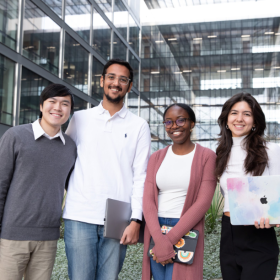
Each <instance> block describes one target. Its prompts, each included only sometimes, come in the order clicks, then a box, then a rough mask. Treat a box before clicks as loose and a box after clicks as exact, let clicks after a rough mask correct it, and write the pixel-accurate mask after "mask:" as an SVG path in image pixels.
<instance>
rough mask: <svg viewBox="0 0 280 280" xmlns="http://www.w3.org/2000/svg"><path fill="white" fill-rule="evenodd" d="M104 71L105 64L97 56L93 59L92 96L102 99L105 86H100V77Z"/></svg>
mask: <svg viewBox="0 0 280 280" xmlns="http://www.w3.org/2000/svg"><path fill="white" fill-rule="evenodd" d="M102 71H103V64H102V63H101V62H99V61H98V60H97V59H96V58H95V57H93V61H92V82H91V83H92V93H91V97H92V98H94V99H96V100H98V101H100V100H101V99H102V98H103V88H102V87H100V78H101V75H102Z"/></svg>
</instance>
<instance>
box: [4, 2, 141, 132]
mask: <svg viewBox="0 0 280 280" xmlns="http://www.w3.org/2000/svg"><path fill="white" fill-rule="evenodd" d="M139 12H140V11H139V9H138V11H137V15H136V18H138V17H139ZM131 14H132V9H131V5H130V3H129V2H127V1H122V0H102V1H101V0H100V1H99V0H75V1H74V0H65V1H62V0H42V2H41V1H38V0H35V1H32V0H10V1H7V0H3V1H0V62H1V68H0V71H1V73H0V74H1V78H0V108H1V111H0V124H5V125H9V126H11V125H18V124H25V123H30V122H33V121H34V120H36V119H37V118H38V116H39V114H40V110H39V95H40V94H41V92H42V90H43V89H44V88H45V87H46V86H47V85H48V84H50V83H62V84H64V85H66V86H68V87H69V88H70V89H71V91H72V92H73V93H74V95H75V108H74V110H83V109H87V108H91V107H93V106H96V105H97V104H98V103H99V102H100V101H101V100H102V98H103V89H102V88H101V87H100V77H101V74H102V70H103V66H104V64H105V63H106V61H108V60H109V59H110V58H112V57H116V58H120V59H123V60H127V61H130V63H131V65H132V67H133V69H134V76H135V78H134V79H135V81H134V87H133V93H131V94H130V96H129V97H128V98H127V99H126V102H128V103H127V105H128V106H129V108H131V110H132V111H133V112H134V113H135V114H139V112H140V111H139V108H138V109H137V108H135V106H139V105H138V102H136V101H135V100H136V99H137V98H138V96H139V65H140V57H139V56H138V55H137V56H135V53H133V50H134V46H133V47H132V45H130V44H128V40H129V39H131V41H133V42H134V41H135V40H134V39H133V38H134V36H135V31H132V29H131V28H134V29H135V28H137V30H138V31H137V32H138V35H139V30H140V25H139V24H136V23H135V22H134V23H133V22H132V20H131V19H130V20H129V18H130V17H131ZM129 22H130V23H129ZM19 32H20V33H19ZM129 34H130V35H129ZM138 37H139V36H138ZM138 45H139V40H138ZM14 96H16V97H17V98H16V100H14ZM133 96H134V97H133ZM66 127H67V124H65V125H64V126H63V129H66ZM0 131H2V130H0ZM1 133H2V132H1ZM1 133H0V134H1ZM0 137H1V135H0Z"/></svg>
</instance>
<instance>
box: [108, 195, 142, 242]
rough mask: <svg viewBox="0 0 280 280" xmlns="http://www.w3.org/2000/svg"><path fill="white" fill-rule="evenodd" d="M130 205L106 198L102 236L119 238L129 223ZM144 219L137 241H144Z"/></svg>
mask: <svg viewBox="0 0 280 280" xmlns="http://www.w3.org/2000/svg"><path fill="white" fill-rule="evenodd" d="M130 218H131V205H130V203H128V202H124V201H119V200H115V199H111V198H108V199H107V201H106V210H105V219H104V231H103V236H104V237H107V238H113V239H118V240H120V239H121V238H122V235H123V232H124V230H125V228H126V227H127V226H128V225H129V224H130ZM144 226H145V221H144V219H142V224H141V227H140V234H139V240H138V242H140V243H143V242H144Z"/></svg>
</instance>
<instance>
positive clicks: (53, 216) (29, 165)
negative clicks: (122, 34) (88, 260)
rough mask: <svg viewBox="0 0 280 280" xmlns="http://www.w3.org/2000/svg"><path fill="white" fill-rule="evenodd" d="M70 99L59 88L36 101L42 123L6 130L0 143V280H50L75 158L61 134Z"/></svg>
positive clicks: (51, 88)
mask: <svg viewBox="0 0 280 280" xmlns="http://www.w3.org/2000/svg"><path fill="white" fill-rule="evenodd" d="M73 101H74V100H73V95H72V93H71V92H70V90H69V89H68V88H67V87H65V86H63V85H59V84H52V85H49V86H48V87H46V88H45V89H44V91H43V92H42V94H41V97H40V111H41V116H40V117H41V119H38V120H36V121H35V122H34V123H32V124H24V125H19V126H16V127H13V128H10V129H9V130H8V131H7V132H6V133H5V134H4V135H3V136H2V138H1V139H0V158H1V165H0V234H1V240H0V280H21V279H22V277H23V275H24V279H25V280H39V279H40V280H49V279H50V278H51V274H52V269H53V265H54V260H55V255H56V248H57V240H58V238H59V227H60V217H61V206H62V200H63V195H64V188H65V185H66V184H67V181H68V178H69V176H70V173H71V171H72V169H73V167H74V163H75V159H76V154H77V151H76V145H75V143H74V141H73V140H72V139H71V138H70V137H69V136H67V135H66V134H64V133H63V132H62V131H61V125H62V124H64V123H65V122H66V121H67V120H68V119H69V116H70V112H71V110H73V106H74V102H73Z"/></svg>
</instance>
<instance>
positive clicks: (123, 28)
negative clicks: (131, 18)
mask: <svg viewBox="0 0 280 280" xmlns="http://www.w3.org/2000/svg"><path fill="white" fill-rule="evenodd" d="M114 25H115V26H116V27H117V29H118V31H119V32H120V33H121V35H122V36H123V38H124V39H125V40H127V25H128V11H127V9H126V7H125V5H124V4H123V3H122V1H121V0H115V6H114Z"/></svg>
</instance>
